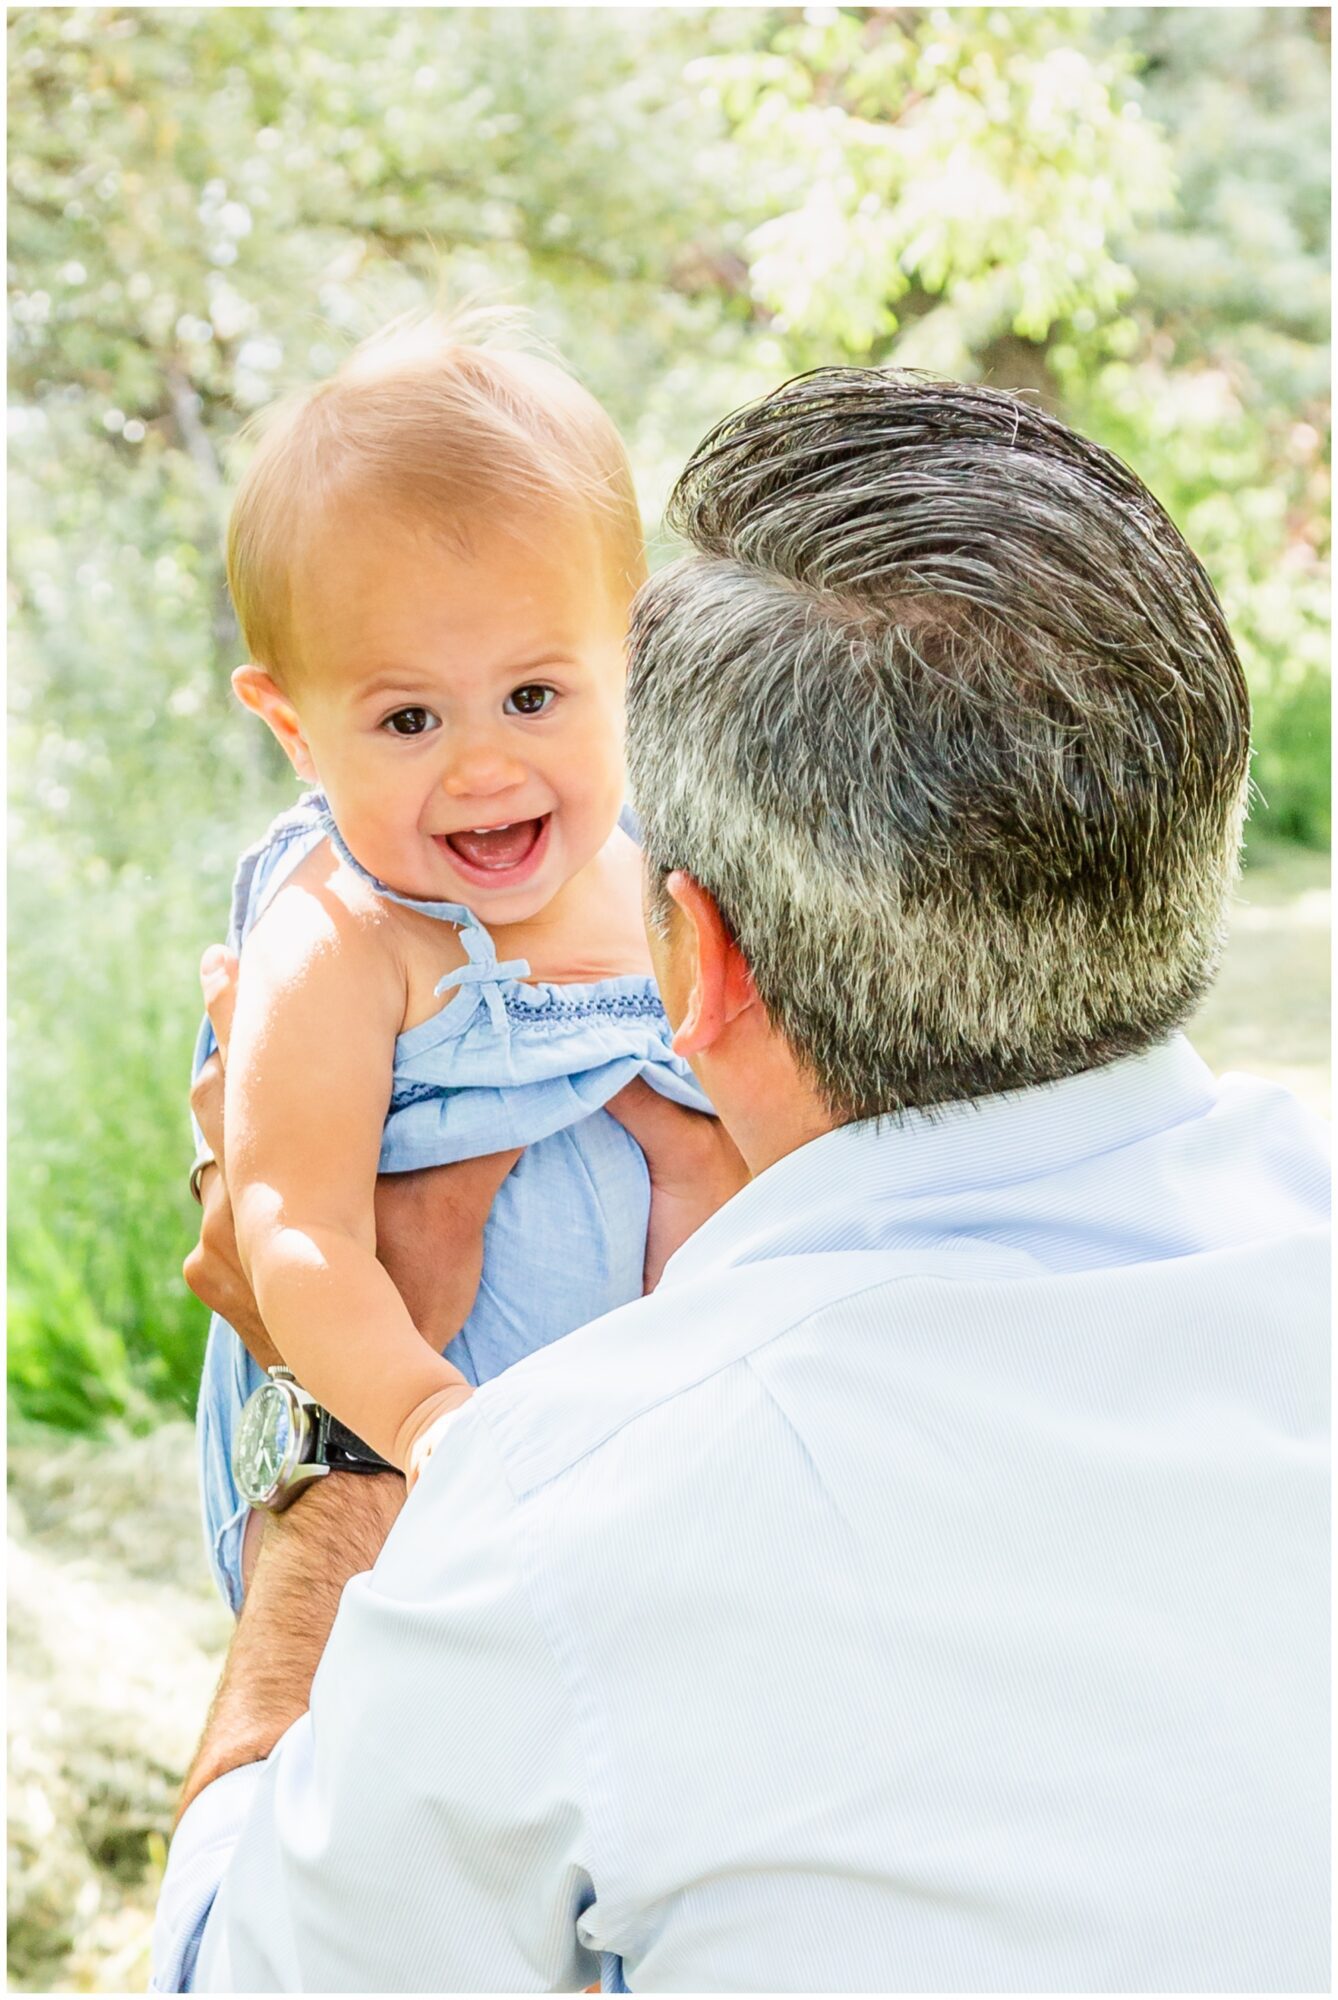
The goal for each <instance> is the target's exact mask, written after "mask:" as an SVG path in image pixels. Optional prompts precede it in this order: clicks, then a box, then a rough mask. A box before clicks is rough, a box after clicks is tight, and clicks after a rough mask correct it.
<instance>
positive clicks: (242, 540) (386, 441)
mask: <svg viewBox="0 0 1338 2000" xmlns="http://www.w3.org/2000/svg"><path fill="white" fill-rule="evenodd" d="M480 330H481V331H482V333H483V336H484V337H483V338H469V337H467V336H469V335H472V334H477V333H479V332H480ZM499 330H500V332H501V334H502V336H503V337H504V338H507V339H508V340H512V341H513V340H514V339H515V332H516V329H515V323H514V321H500V322H499V319H498V317H497V316H496V315H488V316H481V315H478V314H474V315H470V316H468V317H466V318H460V317H454V318H448V317H447V316H445V315H444V314H442V313H439V312H428V313H419V314H415V315H412V316H410V317H408V318H406V319H401V320H396V321H395V322H394V323H393V324H392V325H391V326H389V327H387V328H385V329H384V330H383V331H382V332H381V333H378V334H375V335H374V336H373V337H372V338H371V339H370V340H367V341H364V342H363V344H362V345H361V346H360V347H358V348H357V349H355V350H354V352H353V353H352V354H351V355H350V356H349V357H348V359H347V361H345V362H344V364H343V366H342V367H341V368H340V369H339V370H338V371H337V373H336V374H334V375H333V376H331V377H330V379H329V380H328V381H326V382H322V383H320V384H319V385H318V386H317V387H316V388H314V389H310V390H307V391H306V392H304V393H302V394H300V395H297V396H293V397H289V398H287V399H286V400H285V401H283V402H281V403H279V404H277V405H276V406H275V407H274V408H273V409H272V410H271V411H269V412H268V413H267V414H266V416H265V417H263V418H262V419H261V421H260V423H259V425H258V426H257V429H258V430H259V433H260V442H259V444H258V445H257V447H256V450H255V452H254V454H253V456H252V458H251V461H250V464H249V465H248V466H247V469H246V473H245V475H244V477H243V479H242V481H241V484H240V486H239V487H238V490H237V496H236V499H235V500H234V502H233V507H232V515H231V519H230V520H229V523H228V584H229V587H230V589H231V591H232V601H233V604H234V606H235V607H236V611H237V618H238V621H239V623H240V625H241V628H242V634H243V636H244V638H245V640H246V644H247V648H248V650H249V653H250V657H251V659H252V660H253V661H255V662H256V664H257V665H259V666H263V667H264V668H265V669H266V671H267V672H269V673H270V674H271V675H273V677H274V678H275V679H276V680H277V681H279V682H280V683H281V684H286V681H287V680H288V679H289V678H291V674H290V672H288V673H286V671H285V670H286V669H287V668H289V667H290V660H291V654H290V647H289V641H290V638H291V633H290V629H289V627H290V618H291V610H292V575H293V565H294V559H295V556H296V553H297V551H298V547H299V545H300V542H301V539H302V537H303V536H304V534H305V533H306V532H307V531H308V529H309V526H310V524H311V523H313V522H314V521H316V520H317V519H318V518H319V516H320V514H321V512H322V511H323V510H324V509H325V508H326V507H328V506H330V505H331V504H332V503H334V502H337V501H340V500H344V499H349V498H356V499H357V500H359V501H368V502H370V503H371V504H372V505H374V506H378V507H383V508H385V509H387V510H388V511H390V512H393V513H395V514H397V515H398V516H400V517H401V518H403V519H407V520H408V521H410V522H412V523H414V524H415V525H417V524H419V523H422V524H424V525H426V526H428V527H430V528H435V529H440V530H441V531H442V532H443V533H444V534H445V535H446V536H447V537H448V538H449V539H450V540H452V541H454V542H456V543H457V544H466V543H467V541H468V533H469V530H470V528H471V527H473V526H474V525H476V524H478V523H480V522H484V523H493V522H496V523H499V524H501V523H505V525H506V526H507V527H508V528H512V529H518V528H519V526H520V523H521V522H522V521H525V520H527V519H528V520H533V518H534V517H536V516H542V515H545V514H553V513H556V514H557V515H559V516H560V517H561V516H565V517H567V518H569V519H570V518H572V517H576V518H584V519H586V520H588V521H593V522H594V524H595V526H596V528H597V530H598V533H599V537H600V541H601V544H602V546H603V548H604V550H605V552H606V557H607V570H608V577H609V582H610V586H611V588H612V589H614V590H615V591H617V592H619V593H622V592H625V593H626V596H627V598H628V600H629V601H630V599H631V597H632V594H633V592H634V591H635V590H636V589H637V587H638V585H639V584H640V583H641V582H642V581H643V580H644V578H645V575H646V555H645V542H644V537H643V533H642V526H641V514H640V510H639V508H638V506H637V499H636V490H635V488H634V486H633V483H632V472H631V467H630V466H629V464H628V462H627V453H626V451H625V450H624V448H623V442H622V439H621V438H620V437H619V435H618V433H617V431H616V429H615V428H614V426H613V423H612V421H611V420H610V418H609V417H608V415H607V414H606V412H605V411H604V410H603V409H601V407H600V405H599V404H598V403H597V402H596V401H595V399H594V397H593V396H591V395H589V394H588V393H587V392H586V391H585V390H584V389H583V388H581V386H580V384H579V383H577V382H575V381H574V380H573V379H572V377H571V376H570V375H568V374H567V373H566V372H565V370H564V369H562V368H560V367H559V366H558V365H557V364H556V362H554V361H551V360H549V359H547V358H546V357H544V356H543V355H541V354H539V353H536V352H534V351H532V350H530V351H527V350H526V349H524V348H521V347H518V346H514V345H507V346H501V345H497V344H496V339H497V335H498V332H499Z"/></svg>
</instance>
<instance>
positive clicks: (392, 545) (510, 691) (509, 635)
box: [290, 510, 627, 924]
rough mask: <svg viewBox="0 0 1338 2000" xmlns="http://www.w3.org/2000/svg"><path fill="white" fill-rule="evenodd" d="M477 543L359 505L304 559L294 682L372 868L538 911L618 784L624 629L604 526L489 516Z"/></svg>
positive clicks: (310, 741) (473, 905)
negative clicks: (522, 529)
mask: <svg viewBox="0 0 1338 2000" xmlns="http://www.w3.org/2000/svg"><path fill="white" fill-rule="evenodd" d="M471 540H472V546H471V548H470V550H469V552H468V553H467V554H463V555H462V554H457V553H454V552H452V551H451V550H450V549H449V548H447V547H446V546H445V545H444V544H443V542H442V541H441V540H440V539H439V538H434V537H433V536H432V535H430V534H429V533H428V532H427V531H422V532H416V531H415V530H414V529H413V528H412V527H409V526H407V525H405V524H404V523H401V522H398V521H395V520H393V519H388V518H387V517H385V516H384V515H378V514H375V513H370V512H367V513H363V514H361V515H357V514H355V513H354V512H353V511H352V510H347V511H345V512H342V513H338V514H336V515H334V516H333V517H332V518H330V519H328V520H327V521H326V522H324V523H323V524H322V526H321V528H320V530H319V533H318V534H316V535H314V536H313V538H312V540H311V542H310V544H309V545H308V548H307V550H306V551H305V553H304V556H303V559H302V561H301V562H300V563H299V564H298V566H297V569H296V574H295V576H294V586H293V603H292V615H291V624H290V630H291V635H292V645H293V653H294V660H293V673H292V682H291V700H292V704H293V707H294V708H295V709H296V710H297V713H298V717H299V719H300V722H301V728H302V736H303V738H304V740H305V746H306V750H307V752H308V754H309V759H310V764H311V767H312V769H311V771H310V772H309V773H308V775H312V776H314V777H315V778H316V779H317V780H318V781H319V783H320V785H321V786H322V788H323V789H324V791H325V793H326V795H327V797H328V798H329V801H330V809H331V811H332V813H333V814H334V818H335V822H336V824H337V825H338V827H339V830H340V832H341V834H342V835H343V837H344V839H345V841H346V842H347V843H348V846H349V848H350V850H351V851H352V853H353V854H354V856H355V857H356V859H357V860H359V861H360V862H361V863H362V865H363V867H364V868H367V869H369V870H370V871H371V873H372V874H373V875H375V876H377V877H379V879H380V880H381V881H382V882H384V883H386V884H387V886H388V887H390V888H393V889H397V890H399V891H400V893H401V894H402V895H408V896H414V897H418V898H420V899H424V900H431V901H438V902H452V903H466V904H468V906H469V907H470V909H472V910H473V911H475V913H476V914H477V915H478V916H479V917H480V918H481V919H482V921H483V922H484V923H495V924H510V923H516V922H519V921H521V920H523V919H525V918H527V917H530V916H533V915H534V914H535V913H536V912H537V911H539V910H541V909H543V908H544V907H545V906H546V905H547V904H548V903H550V902H551V901H552V900H553V898H554V897H555V896H556V895H557V894H558V892H559V890H560V889H562V887H563V886H564V885H565V884H566V883H567V882H569V881H570V880H571V879H572V877H573V876H575V875H577V874H579V872H580V871H581V869H583V868H584V867H585V866H586V864H587V863H588V862H590V861H591V860H593V858H594V856H595V855H596V854H597V853H598V852H599V850H600V848H601V847H602V846H603V845H604V843H605V841H606V840H607V839H608V837H609V835H610V833H611V832H612V829H613V826H614V824H615V822H616V820H617V816H618V808H619V806H620V804H621V801H622V796H623V684H624V678H625V669H624V655H623V635H624V628H625V625H626V616H627V603H626V601H625V600H620V598H619V597H618V594H617V592H616V591H615V590H613V589H612V588H610V586H609V584H608V582H607V580H606V577H607V565H606V564H605V563H604V562H603V561H602V560H601V557H602V554H603V551H602V550H601V549H600V547H599V545H598V542H597V540H596V536H595V532H594V530H593V529H589V530H586V529H584V528H582V527H581V526H580V525H578V524H574V523H569V522H561V523H551V524H545V523H539V524H538V525H537V526H535V527H534V528H533V530H532V531H531V532H530V533H529V534H528V535H527V536H525V537H524V538H521V537H518V536H517V537H513V536H511V535H509V534H506V533H504V532H502V531H499V530H497V529H492V528H481V529H480V530H479V532H478V533H477V535H475V536H473V537H472V538H471Z"/></svg>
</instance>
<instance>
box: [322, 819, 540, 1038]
mask: <svg viewBox="0 0 1338 2000" xmlns="http://www.w3.org/2000/svg"><path fill="white" fill-rule="evenodd" d="M319 810H320V815H321V822H322V824H323V826H324V828H325V832H326V835H327V837H328V839H329V841H330V845H331V846H332V847H333V848H334V851H335V853H336V854H337V855H338V856H339V858H340V860H341V861H342V862H344V863H345V865H346V866H347V867H349V868H351V869H352V870H353V872H354V874H355V875H357V876H359V877H360V879H361V880H362V881H364V882H365V883H366V884H367V886H368V888H370V889H374V890H375V891H376V893H377V895H378V896H384V897H385V898H386V899H387V901H388V902H391V903H399V904H401V905H402V906H403V907H404V908H405V909H406V910H421V911H422V913H423V915H424V916H425V917H437V918H439V919H440V921H441V922H442V923H446V924H454V925H455V926H456V928H457V929H458V931H459V933H460V942H461V944H463V946H464V948H465V951H466V954H467V955H468V960H469V963H468V964H467V965H457V966H456V967H455V969H454V971H452V972H448V973H446V974H445V975H444V976H443V977H442V978H441V979H439V980H438V982H437V985H436V987H435V989H434V990H435V991H436V992H437V993H444V992H445V991H446V990H447V988H448V987H451V986H459V987H462V988H463V987H470V986H472V987H474V988H475V990H476V991H479V992H481V993H482V995H483V999H484V1001H485V1003H486V1005H487V1009H488V1013H489V1015H490V1016H491V1017H492V1020H493V1022H494V1024H495V1025H496V1026H497V1027H499V1028H504V1027H505V1025H506V1008H505V1004H504V1002H503V999H502V994H501V984H502V982H503V981H504V980H507V979H528V978H529V975H530V968H529V963H528V961H527V960H526V959H523V958H512V959H508V960H507V961H506V962H505V964H501V965H499V964H498V962H497V948H496V946H495V945H494V944H493V941H492V938H491V936H490V934H489V932H488V931H487V929H486V928H485V927H484V925H483V924H481V923H480V922H479V920H478V918H477V917H476V916H475V915H474V912H473V911H472V910H471V909H469V908H468V906H467V905H466V904H464V903H432V902H426V901H423V900H420V898H418V897H417V896H401V894H400V893H399V891H398V889H391V888H388V887H387V886H386V884H385V883H384V882H381V881H378V879H377V877H376V876H375V875H373V874H372V872H371V870H370V869H367V868H364V867H363V865H362V863H361V862H360V861H359V860H358V859H357V857H356V856H355V855H353V854H351V853H350V852H349V848H348V844H347V842H346V841H345V839H344V837H343V835H342V834H341V833H340V831H339V828H338V827H337V826H336V825H335V823H334V819H333V816H332V815H331V812H330V809H329V807H328V806H327V805H326V804H325V803H324V801H322V802H321V805H320V808H319Z"/></svg>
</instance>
